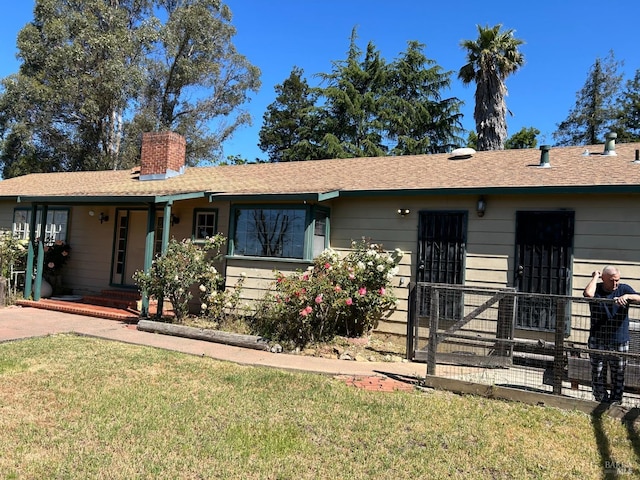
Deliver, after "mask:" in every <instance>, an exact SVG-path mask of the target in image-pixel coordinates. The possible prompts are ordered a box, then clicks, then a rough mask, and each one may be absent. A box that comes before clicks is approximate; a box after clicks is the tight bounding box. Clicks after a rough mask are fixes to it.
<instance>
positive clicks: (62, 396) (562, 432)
mask: <svg viewBox="0 0 640 480" xmlns="http://www.w3.org/2000/svg"><path fill="white" fill-rule="evenodd" d="M0 452H1V454H0V478H2V479H12V478H15V479H49V478H63V479H93V478H100V479H102V478H104V479H143V478H144V479H147V478H154V479H156V478H158V479H164V478H166V479H213V478H224V479H230V478H231V479H234V478H237V479H296V480H297V479H336V478H340V479H370V478H376V479H398V478H407V479H418V478H420V479H422V478H435V479H437V478H474V479H510V478H518V479H527V478H532V479H533V478H535V479H538V478H539V479H557V478H575V479H589V478H594V479H595V478H607V476H609V477H611V478H615V474H614V472H612V471H611V469H610V468H609V469H607V468H606V467H607V466H609V467H610V466H611V465H614V464H615V465H617V466H619V467H621V468H622V471H623V473H629V476H628V477H624V476H621V477H619V478H633V477H634V476H635V475H638V474H640V470H638V467H637V465H638V464H639V463H640V438H639V432H638V427H637V426H636V427H632V426H630V425H626V424H623V423H622V422H620V420H615V419H612V418H609V417H606V416H604V417H598V418H592V417H591V416H589V415H585V414H582V413H579V412H568V411H561V410H557V409H553V408H544V407H535V406H527V405H523V404H517V403H508V402H502V401H497V400H488V399H484V398H477V397H471V396H459V395H454V394H451V393H447V392H434V391H429V392H421V391H415V392H409V393H407V392H394V393H383V392H369V391H365V390H360V389H356V388H354V387H349V386H347V385H346V384H344V382H342V381H340V380H337V379H332V378H328V377H323V376H319V375H312V374H295V373H289V372H282V371H278V370H273V369H264V368H253V367H246V366H238V365H235V364H230V363H224V362H218V361H215V360H211V359H209V358H200V357H194V356H188V355H183V354H179V353H175V352H167V351H164V350H156V349H152V348H146V347H139V346H132V345H126V344H120V343H115V342H107V341H102V340H96V339H89V338H82V337H76V336H71V335H69V336H53V337H48V338H42V339H31V340H27V341H20V342H13V343H5V344H1V345H0ZM605 462H610V463H605ZM618 473H620V472H618Z"/></svg>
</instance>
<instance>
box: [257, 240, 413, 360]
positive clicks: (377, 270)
mask: <svg viewBox="0 0 640 480" xmlns="http://www.w3.org/2000/svg"><path fill="white" fill-rule="evenodd" d="M400 258H402V251H401V250H399V249H396V250H395V251H393V252H391V253H388V252H385V251H384V249H383V248H382V246H381V245H376V244H372V243H369V242H367V241H365V240H362V241H360V242H353V243H352V250H351V251H350V252H349V253H347V255H346V256H345V257H344V258H340V255H339V254H338V253H337V252H336V251H334V250H325V251H324V252H322V254H320V255H319V256H318V257H317V258H316V259H314V261H313V265H312V266H310V267H309V268H308V269H307V270H306V271H304V272H300V271H299V272H297V273H295V274H293V275H289V276H285V275H284V274H282V273H281V272H276V281H275V283H274V284H273V287H272V289H271V291H270V292H269V293H268V294H267V295H266V296H265V298H264V299H263V301H262V302H261V304H260V307H259V309H258V311H257V312H256V315H255V318H254V321H253V327H254V329H255V330H256V333H258V334H260V335H263V336H265V337H268V338H271V339H272V340H277V341H279V342H282V343H285V344H288V345H295V346H298V347H304V346H305V345H307V344H309V343H313V342H321V341H327V340H330V339H332V338H333V337H335V336H336V335H344V336H348V337H359V336H362V335H366V334H368V333H370V332H371V330H372V329H373V328H375V327H376V326H377V324H378V322H379V320H380V319H381V318H382V317H383V316H385V315H387V314H388V313H390V312H391V311H392V310H393V309H394V308H395V304H396V300H397V299H396V297H395V296H394V294H393V292H392V290H391V287H390V285H391V280H392V278H393V276H394V275H395V274H396V273H397V271H398V262H399V261H400Z"/></svg>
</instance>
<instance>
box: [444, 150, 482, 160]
mask: <svg viewBox="0 0 640 480" xmlns="http://www.w3.org/2000/svg"><path fill="white" fill-rule="evenodd" d="M475 153H476V151H475V150H474V149H473V148H468V147H465V148H456V149H455V150H453V151H452V152H451V153H450V154H449V155H450V157H449V158H456V159H463V158H471V157H472V156H473V155H475Z"/></svg>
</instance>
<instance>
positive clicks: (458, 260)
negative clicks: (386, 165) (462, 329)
mask: <svg viewBox="0 0 640 480" xmlns="http://www.w3.org/2000/svg"><path fill="white" fill-rule="evenodd" d="M466 243H467V214H466V212H420V221H419V224H418V272H417V275H416V277H417V280H418V282H428V283H446V284H453V285H461V284H462V283H463V280H464V259H465V249H466ZM461 300H462V297H461V294H460V293H459V292H452V293H451V298H448V299H447V300H446V301H444V302H443V304H442V305H440V313H441V314H442V316H443V318H447V319H459V318H460V316H461V313H462V303H461ZM419 309H420V311H421V312H428V311H429V305H428V302H426V303H425V304H424V305H419Z"/></svg>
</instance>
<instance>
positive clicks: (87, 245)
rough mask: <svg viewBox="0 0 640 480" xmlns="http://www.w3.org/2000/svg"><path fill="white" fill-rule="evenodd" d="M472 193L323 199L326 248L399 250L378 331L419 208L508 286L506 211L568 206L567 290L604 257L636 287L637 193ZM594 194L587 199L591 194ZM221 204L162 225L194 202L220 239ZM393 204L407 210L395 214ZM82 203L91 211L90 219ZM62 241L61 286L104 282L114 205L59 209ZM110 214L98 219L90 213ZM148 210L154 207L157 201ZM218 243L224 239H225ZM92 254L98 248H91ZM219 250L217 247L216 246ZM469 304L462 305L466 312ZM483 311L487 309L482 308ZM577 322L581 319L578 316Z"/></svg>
mask: <svg viewBox="0 0 640 480" xmlns="http://www.w3.org/2000/svg"><path fill="white" fill-rule="evenodd" d="M477 198H478V197H477V196H476V195H460V196H429V195H424V196H406V197H402V196H381V197H377V198H371V197H364V196H363V197H345V198H338V199H335V200H333V201H331V202H327V203H326V204H323V206H327V207H329V208H330V209H331V217H330V223H331V230H330V246H331V247H332V248H334V249H336V250H338V251H343V252H344V251H346V250H348V249H349V248H350V246H351V242H352V241H353V240H360V239H361V238H363V237H364V238H367V239H369V240H371V241H372V242H375V243H378V244H382V245H383V247H384V248H385V249H386V250H389V251H391V250H393V249H395V248H400V249H402V250H403V251H404V252H405V256H404V258H403V259H402V262H401V265H400V271H399V274H398V275H397V276H396V277H395V278H394V280H393V282H392V287H393V289H394V292H395V294H396V296H397V297H398V305H397V309H396V310H395V311H394V312H393V313H392V314H391V315H390V317H389V318H388V319H385V320H384V321H383V322H381V323H380V325H379V326H378V328H377V331H378V332H380V333H389V334H394V335H405V334H406V331H407V317H408V311H409V303H408V293H409V290H408V286H409V283H410V282H412V281H415V278H416V277H415V273H416V270H415V266H416V263H417V258H416V256H417V253H416V247H417V243H418V220H419V212H420V211H429V210H436V211H437V210H451V211H466V212H467V219H468V223H467V245H466V260H465V262H466V263H465V274H464V282H465V284H466V285H468V286H486V287H494V288H502V287H505V286H510V285H512V284H513V271H514V269H515V266H514V264H513V262H514V253H515V247H514V241H515V231H516V211H519V210H543V211H544V210H549V211H553V210H558V209H566V210H570V211H575V236H574V257H573V263H572V272H573V277H572V283H571V292H570V293H571V294H572V295H574V296H581V295H582V289H583V288H584V285H586V283H587V282H588V280H589V278H590V276H591V272H592V271H593V270H596V269H601V268H602V267H603V266H605V265H607V264H615V265H617V266H619V267H620V269H621V272H622V278H623V281H624V282H626V283H629V284H630V285H631V286H632V287H634V288H636V289H637V290H639V291H640V211H639V210H638V209H637V208H633V206H634V205H635V202H636V201H638V200H640V195H631V194H629V195H611V194H608V195H603V196H595V195H571V196H569V195H528V196H525V195H489V196H486V200H487V210H486V213H485V215H484V216H483V217H478V216H477V215H476V211H475V206H476V201H477ZM594 200H597V201H594ZM14 207H15V204H14V203H12V202H2V203H0V228H5V229H11V227H12V221H13V209H14ZM230 208H231V203H230V202H228V201H216V202H213V203H210V202H209V201H208V199H206V198H202V199H197V200H186V201H177V202H175V204H174V205H173V208H172V212H173V214H174V215H177V216H178V217H179V218H180V222H179V223H178V224H176V225H174V226H173V227H172V229H171V234H170V235H171V236H172V237H175V238H177V239H182V238H191V235H192V230H193V214H194V209H216V210H217V214H218V218H217V227H218V228H217V230H218V231H219V232H221V233H223V234H224V235H225V236H227V237H228V234H229V220H230V219H229V213H230ZM399 208H408V209H409V210H410V213H409V214H408V215H407V216H405V217H402V216H400V215H399V214H398V209H399ZM89 210H94V211H95V212H96V216H93V217H91V216H90V215H89ZM69 212H70V217H69V231H68V241H69V243H70V245H71V247H72V258H71V260H70V262H69V263H68V264H67V266H66V267H65V269H64V271H63V279H64V283H65V285H66V286H69V287H71V288H72V289H73V290H74V292H77V293H80V294H82V293H89V292H94V291H98V290H100V289H103V288H107V287H108V286H109V278H110V267H111V259H112V250H111V248H112V246H111V244H112V240H113V238H114V228H115V223H114V222H115V212H116V207H92V206H71V207H69ZM98 212H104V213H105V214H108V215H109V216H110V220H109V221H108V222H105V223H103V224H100V222H99V221H98V219H97V213H98ZM157 214H158V215H162V209H161V208H158V210H157ZM225 249H226V247H225ZM95 252H100V254H98V255H97V254H96V253H95ZM225 252H226V250H225ZM308 265H309V262H299V261H287V260H273V259H254V258H242V257H227V258H225V260H224V261H223V262H222V263H221V265H220V269H221V270H222V271H224V272H225V273H226V276H227V285H229V286H232V285H234V284H235V283H236V281H237V279H238V278H239V277H240V275H241V274H245V275H246V280H245V287H244V292H243V299H244V301H245V302H253V301H255V300H257V299H260V298H262V296H263V295H264V293H265V291H266V290H267V289H268V288H269V287H270V285H271V284H272V282H273V281H274V271H275V270H279V271H282V272H285V273H292V272H295V271H299V270H304V269H306V267H307V266H308ZM473 307H474V306H473V305H471V304H470V305H468V310H469V311H470V309H472V308H473ZM486 315H489V316H491V315H495V312H491V311H487V313H486ZM580 324H581V325H586V324H587V323H586V322H585V321H584V319H580ZM518 336H521V337H523V338H534V339H537V338H541V337H542V338H544V339H551V336H550V335H547V334H541V333H540V332H532V331H518ZM585 338H586V331H585V330H584V328H583V329H572V337H571V339H572V340H575V341H580V342H581V341H584V340H585Z"/></svg>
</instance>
